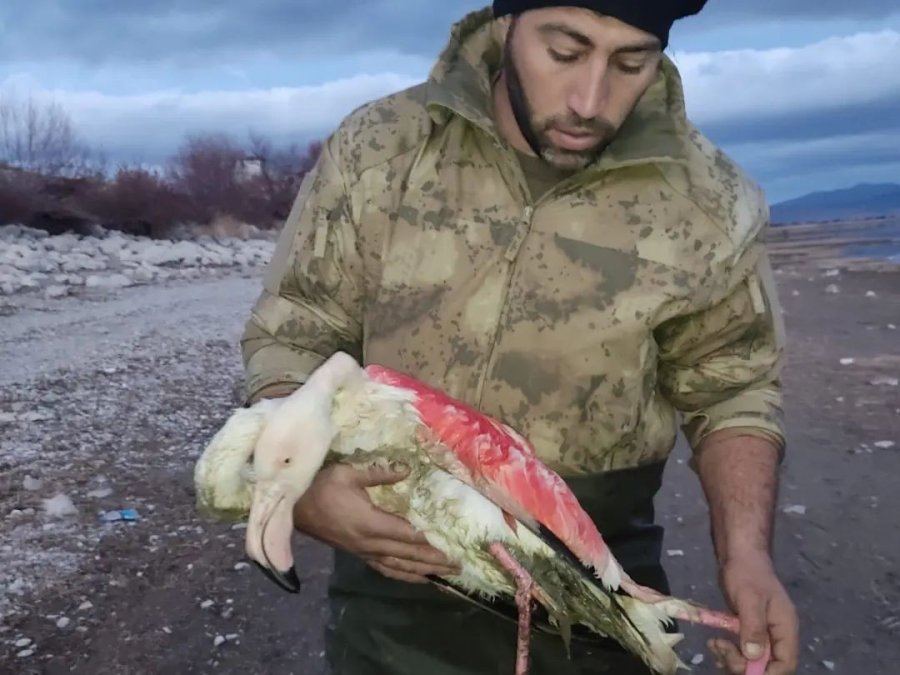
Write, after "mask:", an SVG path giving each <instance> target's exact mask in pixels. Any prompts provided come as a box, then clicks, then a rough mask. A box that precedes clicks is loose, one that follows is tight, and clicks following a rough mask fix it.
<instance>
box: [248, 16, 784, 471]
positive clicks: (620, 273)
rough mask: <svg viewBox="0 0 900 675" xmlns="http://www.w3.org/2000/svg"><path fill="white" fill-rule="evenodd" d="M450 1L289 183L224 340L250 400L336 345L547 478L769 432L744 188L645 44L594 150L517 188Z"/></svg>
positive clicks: (768, 330)
mask: <svg viewBox="0 0 900 675" xmlns="http://www.w3.org/2000/svg"><path fill="white" fill-rule="evenodd" d="M490 17H491V15H490V10H489V9H484V10H481V11H479V12H475V13H473V14H470V15H469V16H467V17H465V18H464V19H463V20H462V21H460V22H459V23H458V24H456V25H455V26H454V27H453V31H452V35H451V40H450V42H449V43H448V45H447V46H446V48H445V49H444V51H443V52H442V54H441V56H440V58H439V60H438V61H437V63H436V65H435V66H434V68H433V69H432V71H431V73H430V75H429V77H428V79H427V81H426V82H424V83H422V84H420V85H417V86H414V87H412V88H410V89H408V90H405V91H402V92H399V93H395V94H393V95H390V96H387V97H384V98H381V99H379V100H376V101H373V102H371V103H369V104H367V105H364V106H362V107H361V108H359V109H357V110H356V111H354V112H353V113H352V114H350V115H349V116H348V117H347V118H346V119H344V120H343V121H342V123H341V124H340V125H339V127H338V128H337V130H336V131H335V132H334V133H333V134H332V135H331V136H330V137H329V138H328V139H327V142H326V143H325V146H324V149H323V151H322V154H321V157H320V159H319V161H318V164H317V165H316V167H315V168H314V170H313V171H312V172H311V173H310V174H309V175H308V176H307V177H306V179H305V180H304V182H303V184H302V186H301V188H300V191H299V194H298V195H297V198H296V201H295V203H294V206H293V209H292V212H291V214H290V215H289V217H288V220H287V222H286V224H285V227H284V228H283V231H282V233H281V236H280V239H279V241H278V244H277V249H276V252H275V254H274V257H273V260H272V261H271V263H270V265H269V267H268V269H267V272H266V276H265V281H264V290H263V291H262V294H261V296H260V297H259V299H258V300H257V302H256V304H255V306H254V307H253V310H252V313H251V316H250V319H249V321H248V324H247V326H246V330H245V333H244V335H243V338H242V350H243V358H244V364H245V368H246V394H247V396H248V398H249V399H252V398H253V397H255V396H256V395H258V394H259V393H260V392H261V391H262V390H263V389H264V388H267V387H270V386H271V385H278V384H292V383H293V384H297V383H302V382H303V381H304V380H305V378H306V377H307V375H308V373H309V372H310V371H311V370H312V369H314V368H315V367H316V366H317V365H318V364H320V363H321V362H322V361H323V359H324V358H325V357H327V356H328V355H329V354H331V353H332V352H333V351H335V350H337V349H342V350H346V351H348V352H350V353H352V354H354V355H356V356H357V357H359V358H360V359H362V360H364V362H366V363H371V362H374V363H380V364H384V365H387V366H390V367H393V368H398V369H401V370H404V371H407V372H409V373H411V374H412V375H414V376H416V377H418V378H420V379H421V380H423V381H425V382H428V383H431V384H433V385H436V386H439V387H441V388H442V389H444V390H445V391H447V392H448V393H449V394H451V395H453V396H456V397H458V398H460V399H462V400H464V401H466V402H469V403H471V404H473V405H476V406H478V407H479V408H481V409H482V410H483V411H485V412H486V413H488V414H491V415H494V416H496V417H498V418H500V419H502V420H504V421H505V422H507V423H509V424H511V425H512V426H514V427H516V428H517V429H519V430H520V431H521V432H523V433H524V434H526V435H527V437H528V438H530V439H531V441H532V442H533V443H534V445H535V447H536V449H537V451H538V453H539V455H540V456H541V457H542V459H543V460H544V461H546V462H547V463H548V464H549V465H550V466H551V467H553V468H554V469H556V470H557V471H559V472H560V473H562V474H564V475H567V474H568V475H578V474H588V473H594V472H600V471H606V470H611V469H619V468H626V467H635V466H640V465H645V464H649V463H651V462H657V461H659V460H663V459H665V458H666V457H667V456H668V454H669V452H670V451H671V449H672V447H673V444H674V441H675V438H676V432H677V428H678V427H677V422H678V413H681V414H682V415H683V419H682V423H683V428H684V430H685V432H686V435H687V438H688V440H689V442H690V443H691V445H692V446H693V447H695V448H696V446H697V444H698V443H699V441H700V440H701V439H702V438H703V437H704V436H705V435H707V434H709V433H710V432H712V431H715V430H720V429H726V428H737V427H740V428H741V429H742V430H743V431H745V432H746V433H750V434H758V435H762V436H765V437H767V438H769V439H772V440H774V441H775V442H776V443H778V444H780V445H782V444H783V432H782V422H781V393H780V386H779V380H778V377H779V375H778V373H779V367H780V360H781V352H782V329H781V312H780V308H779V306H778V302H777V298H776V295H775V291H774V288H773V283H772V276H771V273H770V269H769V265H768V261H767V255H766V251H765V248H764V245H763V243H762V236H763V233H764V231H765V227H766V225H767V219H768V210H767V205H766V200H765V198H764V196H763V194H762V193H761V191H760V189H759V188H758V187H757V186H756V185H755V184H754V183H753V182H751V181H750V180H749V179H748V178H747V176H745V175H744V173H743V172H742V171H741V169H740V168H739V167H738V166H736V165H735V163H734V162H733V161H731V160H730V159H729V158H728V157H726V156H725V155H724V154H723V153H722V152H721V151H720V150H718V149H717V148H716V147H714V146H713V145H712V143H711V142H710V141H709V140H707V139H706V138H705V137H704V136H703V135H701V134H700V133H699V132H698V131H697V129H695V128H694V127H693V126H692V125H691V124H690V122H689V121H688V120H687V119H686V116H685V108H684V101H683V93H682V87H681V83H680V78H679V75H678V73H677V71H676V69H675V67H674V65H673V64H672V63H671V62H670V61H669V60H667V59H664V62H663V64H662V67H661V69H660V74H659V77H658V78H657V81H656V82H655V84H653V85H652V86H651V88H650V89H649V90H648V91H647V93H646V94H645V95H644V96H643V97H642V99H641V101H640V102H639V104H638V106H637V108H636V109H635V111H634V112H633V114H632V115H631V116H630V117H629V119H628V120H627V122H626V123H625V125H624V127H623V128H622V130H621V132H620V133H619V135H618V136H617V138H616V140H614V142H613V143H612V144H611V145H610V146H609V147H608V149H607V150H606V151H605V152H604V153H603V155H602V158H600V159H599V160H598V161H597V162H596V163H595V164H594V165H593V166H591V167H589V168H588V169H587V170H584V171H582V172H579V173H577V174H576V175H575V176H572V177H570V178H568V179H566V180H565V181H564V182H562V183H560V184H559V185H557V187H556V188H555V189H553V190H552V191H550V192H549V193H547V194H545V195H544V196H542V197H541V198H540V199H538V200H534V199H532V197H531V195H530V194H529V191H528V187H527V183H526V181H525V179H524V177H523V174H522V171H521V168H520V165H519V163H518V161H517V158H516V155H515V153H514V151H513V150H512V149H511V147H510V146H509V145H508V144H507V143H505V141H504V140H503V139H501V137H500V136H499V134H498V133H497V131H496V129H495V126H494V124H493V122H492V120H491V118H490V115H489V106H490V75H491V73H492V72H493V69H494V68H496V66H497V64H498V61H499V57H500V47H499V45H498V44H496V42H494V41H493V38H492V36H491V31H490V30H489V23H490Z"/></svg>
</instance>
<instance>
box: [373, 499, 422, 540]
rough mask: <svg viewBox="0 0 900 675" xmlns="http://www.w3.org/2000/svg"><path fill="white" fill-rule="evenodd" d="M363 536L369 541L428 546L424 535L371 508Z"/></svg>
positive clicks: (396, 518)
mask: <svg viewBox="0 0 900 675" xmlns="http://www.w3.org/2000/svg"><path fill="white" fill-rule="evenodd" d="M364 534H366V535H368V536H369V538H371V539H390V540H393V541H397V542H403V543H405V544H414V545H421V544H426V545H427V544H428V539H427V538H426V537H425V535H424V534H422V533H421V532H419V531H418V530H417V529H416V528H414V527H413V526H412V525H410V524H409V522H408V521H406V520H404V519H403V518H401V517H399V516H395V515H394V514H392V513H388V512H387V511H382V510H381V509H379V508H378V507H377V506H372V513H371V514H370V515H369V517H368V518H367V519H366V523H365V530H364Z"/></svg>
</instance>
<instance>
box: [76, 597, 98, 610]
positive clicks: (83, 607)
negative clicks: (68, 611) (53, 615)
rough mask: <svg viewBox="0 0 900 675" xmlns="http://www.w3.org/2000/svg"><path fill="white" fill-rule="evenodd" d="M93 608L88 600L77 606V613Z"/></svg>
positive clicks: (92, 604)
mask: <svg viewBox="0 0 900 675" xmlns="http://www.w3.org/2000/svg"><path fill="white" fill-rule="evenodd" d="M93 607H94V603H93V602H91V601H90V600H85V601H84V602H82V603H81V604H80V605H78V611H79V612H84V611H86V610H89V609H92V608H93Z"/></svg>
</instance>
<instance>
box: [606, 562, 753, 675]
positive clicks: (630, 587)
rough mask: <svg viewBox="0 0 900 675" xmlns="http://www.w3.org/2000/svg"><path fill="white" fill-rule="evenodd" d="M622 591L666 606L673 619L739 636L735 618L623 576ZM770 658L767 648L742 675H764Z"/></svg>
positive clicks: (750, 663)
mask: <svg viewBox="0 0 900 675" xmlns="http://www.w3.org/2000/svg"><path fill="white" fill-rule="evenodd" d="M622 589H623V590H624V591H626V592H627V593H628V594H629V595H631V597H633V598H637V599H638V600H641V601H643V602H646V603H647V604H651V605H655V604H663V605H666V614H668V615H669V616H671V617H672V618H673V619H679V620H681V621H688V622H690V623H698V624H700V625H703V626H710V627H712V628H720V629H722V630H727V631H729V632H731V633H734V634H735V635H739V634H740V632H741V624H740V622H739V621H738V619H737V617H736V616H733V615H731V614H725V613H724V612H717V611H715V610H712V609H706V608H705V607H697V606H694V605H691V604H690V603H687V602H684V601H682V600H678V599H676V598H671V597H669V596H667V595H663V594H662V593H659V592H658V591H654V590H653V589H652V588H647V587H646V586H641V585H640V584H637V583H635V582H634V581H633V580H632V579H631V578H629V577H627V576H625V575H624V574H623V577H622ZM770 656H771V650H770V649H769V648H767V649H766V653H765V654H763V655H762V656H761V657H760V658H758V659H757V660H756V661H750V662H749V663H748V664H747V668H746V670H745V671H744V675H765V672H766V666H767V665H768V663H769V657H770Z"/></svg>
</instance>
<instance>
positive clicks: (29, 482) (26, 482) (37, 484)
mask: <svg viewBox="0 0 900 675" xmlns="http://www.w3.org/2000/svg"><path fill="white" fill-rule="evenodd" d="M41 485H43V483H42V482H41V479H40V478H32V477H31V476H25V478H24V479H23V480H22V487H23V488H25V489H26V490H28V491H30V492H34V491H35V490H40V489H41Z"/></svg>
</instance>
